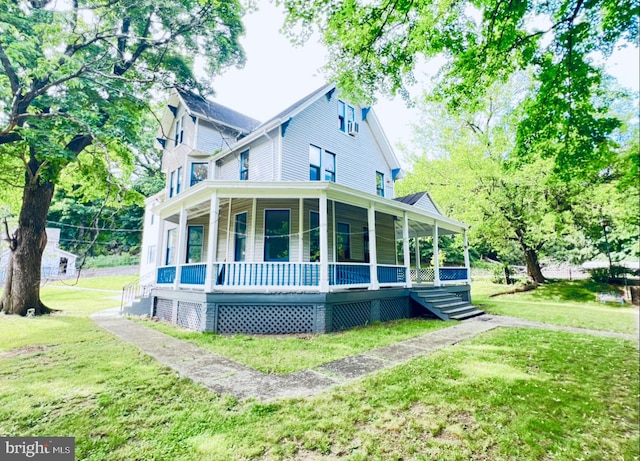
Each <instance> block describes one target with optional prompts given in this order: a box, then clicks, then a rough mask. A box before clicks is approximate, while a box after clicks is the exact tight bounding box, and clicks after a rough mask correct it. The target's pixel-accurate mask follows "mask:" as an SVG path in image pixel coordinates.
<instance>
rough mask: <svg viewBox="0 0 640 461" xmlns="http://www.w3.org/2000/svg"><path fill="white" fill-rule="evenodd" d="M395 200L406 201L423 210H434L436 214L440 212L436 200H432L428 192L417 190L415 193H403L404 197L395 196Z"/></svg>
mask: <svg viewBox="0 0 640 461" xmlns="http://www.w3.org/2000/svg"><path fill="white" fill-rule="evenodd" d="M394 200H395V201H397V202H401V203H406V204H407V205H412V206H415V207H417V208H422V209H423V210H429V211H435V212H436V213H438V214H440V215H441V214H442V213H441V212H440V209H439V208H438V205H436V202H434V201H433V199H432V198H431V195H429V192H426V191H425V192H418V193H416V194H410V195H405V196H404V197H396V198H394Z"/></svg>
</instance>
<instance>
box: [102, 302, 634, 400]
mask: <svg viewBox="0 0 640 461" xmlns="http://www.w3.org/2000/svg"><path fill="white" fill-rule="evenodd" d="M92 317H93V320H94V321H95V322H96V323H97V324H98V325H100V326H101V327H102V328H104V329H106V330H108V331H110V332H111V333H113V334H115V335H116V336H118V337H120V338H121V339H122V340H123V341H125V342H128V343H130V344H133V345H134V346H136V347H138V348H139V349H140V350H142V351H143V352H145V353H146V354H148V355H150V356H152V357H153V358H155V359H156V360H158V361H159V362H160V363H162V364H164V365H166V366H168V367H171V368H173V369H174V370H176V371H177V372H178V373H180V374H181V375H182V376H185V377H187V378H190V379H192V380H193V381H195V382H198V383H201V384H203V385H204V386H206V387H207V388H209V389H211V390H212V391H214V392H216V393H219V394H231V395H233V396H235V397H237V398H239V399H247V398H255V399H258V400H272V399H279V398H290V397H307V396H310V395H314V394H318V393H320V392H322V391H324V390H326V389H328V388H330V387H332V386H335V385H340V384H344V383H348V382H350V381H353V380H356V379H359V378H362V377H364V376H366V375H368V374H371V373H374V372H377V371H379V370H382V369H385V368H389V367H393V366H396V365H399V364H402V363H404V362H406V361H408V360H409V359H411V358H413V357H416V356H419V355H427V354H430V353H431V352H434V351H436V350H438V349H441V348H443V347H447V346H451V345H454V344H456V343H458V342H460V341H463V340H465V339H468V338H472V337H474V336H476V335H478V334H480V333H483V332H485V331H489V330H492V329H494V328H498V327H526V328H544V329H550V330H564V331H570V332H573V333H583V334H592V335H598V336H608V337H615V338H623V339H630V340H635V341H638V338H637V337H636V336H634V335H626V334H622V333H613V332H607V331H596V330H586V329H581V328H570V327H561V326H557V325H548V324H543V323H538V322H530V321H527V320H522V319H517V318H512V317H502V316H495V315H483V316H480V317H475V318H472V319H469V320H465V321H463V322H460V323H457V324H456V325H454V326H452V327H449V328H444V329H441V330H437V331H434V332H431V333H427V334H425V335H422V336H419V337H417V338H413V339H409V340H406V341H402V342H399V343H396V344H392V345H390V346H385V347H381V348H378V349H373V350H370V351H367V352H364V353H362V354H358V355H354V356H351V357H346V358H344V359H340V360H336V361H334V362H330V363H326V364H324V365H321V366H318V367H316V368H312V369H308V370H304V371H298V372H295V373H291V374H288V375H275V374H265V373H262V372H260V371H257V370H254V369H252V368H249V367H247V366H244V365H241V364H239V363H237V362H234V361H233V360H229V359H226V358H224V357H221V356H219V355H216V354H214V353H213V352H210V351H207V350H205V349H202V348H200V347H198V346H196V345H194V344H191V343H189V342H187V341H183V340H180V339H176V338H173V337H172V336H169V335H166V334H164V333H161V332H159V331H157V330H154V329H152V328H148V327H146V326H144V325H141V324H139V323H136V322H132V321H130V320H127V319H126V318H123V317H121V316H120V315H119V309H111V310H109V311H104V312H101V313H98V314H96V315H94V316H92Z"/></svg>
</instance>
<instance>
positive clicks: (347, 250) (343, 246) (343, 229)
mask: <svg viewBox="0 0 640 461" xmlns="http://www.w3.org/2000/svg"><path fill="white" fill-rule="evenodd" d="M337 231H338V232H337V233H336V234H337V235H336V240H337V241H338V245H337V249H338V261H347V260H349V259H351V226H350V225H349V224H346V223H343V222H339V223H338V224H337Z"/></svg>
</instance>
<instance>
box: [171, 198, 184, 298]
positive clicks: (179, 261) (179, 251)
mask: <svg viewBox="0 0 640 461" xmlns="http://www.w3.org/2000/svg"><path fill="white" fill-rule="evenodd" d="M186 259H187V209H186V208H185V206H184V205H182V207H181V208H180V220H179V221H178V244H177V248H176V279H175V280H174V281H173V288H174V289H176V290H177V289H178V288H179V287H180V273H181V272H182V265H183V264H184V263H185V261H186Z"/></svg>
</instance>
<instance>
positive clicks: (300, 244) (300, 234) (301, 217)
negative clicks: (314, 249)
mask: <svg viewBox="0 0 640 461" xmlns="http://www.w3.org/2000/svg"><path fill="white" fill-rule="evenodd" d="M302 229H304V199H303V198H301V199H300V200H299V201H298V262H302V261H303V260H304V232H303V231H302Z"/></svg>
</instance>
